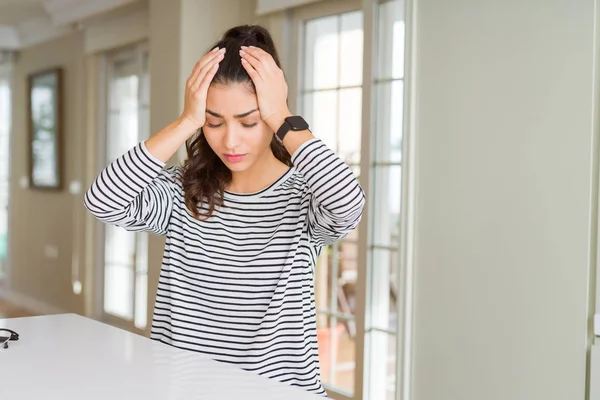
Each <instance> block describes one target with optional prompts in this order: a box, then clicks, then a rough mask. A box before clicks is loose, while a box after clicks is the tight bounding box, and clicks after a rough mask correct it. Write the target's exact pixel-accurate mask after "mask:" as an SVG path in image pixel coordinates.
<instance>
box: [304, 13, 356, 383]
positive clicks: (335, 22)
mask: <svg viewBox="0 0 600 400" xmlns="http://www.w3.org/2000/svg"><path fill="white" fill-rule="evenodd" d="M362 19H363V17H362V11H353V12H347V13H342V14H337V15H332V16H327V17H322V18H316V19H311V20H308V21H306V22H305V25H304V60H305V61H304V76H303V79H302V82H303V83H302V91H301V97H302V99H301V101H302V112H303V113H304V115H305V116H306V118H307V120H308V121H310V123H311V126H312V130H313V131H314V132H318V133H319V136H320V138H321V139H322V140H323V141H324V142H325V143H326V144H327V145H328V146H329V148H331V149H332V150H334V151H335V152H336V153H337V154H338V155H339V156H340V157H341V158H342V159H343V160H344V161H345V162H346V163H348V165H350V166H351V167H352V169H353V170H354V172H355V174H356V175H357V176H358V175H359V174H360V141H361V107H362V43H363V29H362ZM358 239H359V238H358V231H357V230H354V231H353V232H352V233H350V234H349V235H348V236H347V237H346V238H345V239H344V240H343V241H341V242H340V243H336V244H334V245H333V246H331V247H330V248H328V249H325V250H324V251H323V253H322V255H321V257H320V259H319V262H318V263H317V266H316V285H315V292H316V305H317V335H318V341H319V358H320V364H321V379H322V380H323V381H324V382H325V383H327V384H328V385H330V386H332V387H335V388H340V389H342V390H343V391H345V392H348V393H352V392H353V390H354V370H355V361H356V359H355V352H356V349H355V347H356V344H355V337H356V321H355V316H354V313H355V311H356V308H355V303H356V299H355V296H354V292H355V291H356V277H357V265H356V250H357V242H358Z"/></svg>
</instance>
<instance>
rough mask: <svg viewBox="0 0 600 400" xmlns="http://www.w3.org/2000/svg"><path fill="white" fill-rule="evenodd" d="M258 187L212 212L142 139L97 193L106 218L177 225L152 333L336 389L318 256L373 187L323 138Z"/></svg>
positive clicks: (96, 207)
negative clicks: (199, 205)
mask: <svg viewBox="0 0 600 400" xmlns="http://www.w3.org/2000/svg"><path fill="white" fill-rule="evenodd" d="M292 162H293V164H294V167H292V168H290V169H289V170H288V171H287V172H286V173H285V174H284V175H283V176H282V177H281V178H280V179H278V180H277V181H276V182H275V183H273V184H272V185H270V186H269V187H268V188H266V189H264V190H261V191H260V192H257V193H253V194H235V193H230V192H226V193H225V198H224V207H218V208H217V209H216V211H215V213H214V215H213V216H212V217H211V218H209V219H208V220H206V221H198V220H196V219H194V218H193V217H192V215H191V213H190V212H189V211H188V210H187V208H186V206H185V203H184V195H183V188H182V185H181V181H180V179H179V178H180V177H181V174H182V170H181V167H169V168H165V163H163V162H161V161H160V160H158V159H156V158H155V157H154V156H152V154H150V153H149V152H148V150H147V149H146V147H145V145H144V143H143V142H142V143H140V144H138V145H137V146H135V147H134V148H132V149H131V150H129V151H128V152H127V153H125V154H124V155H122V156H121V157H119V158H118V159H116V160H115V161H113V162H112V163H110V164H109V165H108V166H107V168H106V169H104V170H103V171H102V172H101V173H100V174H99V175H98V177H97V178H96V180H95V181H94V182H93V184H92V185H91V187H90V188H89V189H88V190H87V192H86V194H85V200H84V203H85V206H86V208H87V209H88V210H89V211H90V212H91V213H92V214H93V215H94V216H95V217H96V218H97V219H99V220H100V221H102V222H104V223H108V224H114V225H117V226H121V227H123V228H125V229H127V230H131V231H140V230H146V231H150V232H153V233H156V234H160V235H166V246H165V251H164V257H163V263H162V269H161V272H160V279H159V283H158V290H157V295H156V302H155V310H154V318H153V321H152V329H151V338H153V339H156V340H159V341H161V342H164V343H167V344H170V345H173V346H176V347H178V348H182V349H188V350H193V351H197V352H200V353H203V354H206V355H208V356H210V357H211V358H213V359H215V360H218V361H222V362H228V363H232V364H235V365H237V366H239V367H240V368H243V369H245V370H248V371H254V372H256V373H258V374H261V375H264V376H267V377H269V378H273V379H276V380H279V381H281V382H286V383H289V384H291V385H295V386H300V387H302V388H305V389H306V390H308V391H310V392H313V393H317V394H324V390H323V387H322V385H321V381H320V377H319V362H318V346H317V334H316V310H315V301H314V284H313V283H314V265H315V261H316V258H317V256H318V254H319V253H320V251H321V248H322V247H323V246H325V245H327V244H330V243H332V242H334V241H337V240H340V239H342V238H343V237H344V236H345V235H347V234H348V233H349V232H350V231H351V230H352V229H354V228H355V227H356V226H357V225H358V223H359V221H360V218H361V215H362V211H363V207H364V202H365V196H364V192H363V190H362V189H361V187H360V186H359V184H358V182H357V180H356V178H355V177H354V175H353V173H352V171H351V170H350V168H349V167H348V166H347V165H346V164H345V163H344V162H343V161H342V160H340V159H339V158H338V157H337V155H336V154H335V153H334V152H333V151H331V150H330V149H329V148H328V147H327V146H326V145H325V144H324V143H323V142H322V141H321V140H320V139H316V138H315V139H311V140H309V141H308V142H306V143H304V144H303V145H302V146H301V147H300V148H299V149H298V150H297V151H296V152H295V153H294V154H293V156H292Z"/></svg>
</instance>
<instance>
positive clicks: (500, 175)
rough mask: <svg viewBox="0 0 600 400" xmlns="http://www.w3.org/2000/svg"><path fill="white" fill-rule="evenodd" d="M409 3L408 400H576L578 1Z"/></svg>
mask: <svg viewBox="0 0 600 400" xmlns="http://www.w3.org/2000/svg"><path fill="white" fill-rule="evenodd" d="M415 3H416V7H417V14H416V35H417V37H416V57H417V59H416V74H417V75H416V76H417V77H416V79H417V81H416V93H417V99H416V103H415V111H416V114H415V118H416V120H415V122H416V127H417V128H416V136H417V155H416V163H417V215H416V224H417V225H416V259H415V262H416V264H415V274H416V275H415V279H416V281H415V321H414V322H415V330H414V340H415V343H414V354H413V356H414V360H413V366H414V371H413V372H414V375H413V392H414V399H415V400H438V399H445V400H475V399H477V400H479V399H486V400H506V399H510V400H531V399H544V400H566V399H569V400H576V399H584V396H585V376H586V344H587V338H586V334H587V329H588V327H587V318H588V308H587V305H588V289H589V287H590V281H589V277H588V270H589V265H590V258H591V254H592V253H591V250H590V241H591V240H590V232H591V228H590V209H591V207H592V206H593V202H592V195H591V181H592V179H593V174H592V169H593V164H594V162H593V157H592V154H593V153H592V148H593V139H594V136H595V131H594V130H593V127H592V118H593V112H594V111H595V107H597V105H595V104H593V103H592V99H593V94H594V92H593V91H594V82H593V72H594V71H593V56H594V43H593V40H594V30H593V29H594V26H593V23H594V14H595V9H594V2H593V1H579V2H571V1H567V0H552V1H543V2H542V1H534V2H524V1H520V0H507V1H503V2H501V1H496V2H482V1H477V0H471V1H469V0H461V1H458V2H447V1H442V0H416V1H415Z"/></svg>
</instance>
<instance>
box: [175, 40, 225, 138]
mask: <svg viewBox="0 0 600 400" xmlns="http://www.w3.org/2000/svg"><path fill="white" fill-rule="evenodd" d="M224 54H225V48H222V49H219V48H214V49H213V50H211V51H210V52H209V53H208V54H206V55H205V56H204V57H202V58H201V59H200V60H199V61H198V62H197V63H196V65H194V69H193V70H192V73H191V74H190V76H189V77H188V79H187V81H186V84H185V102H184V107H183V113H182V114H181V118H180V119H181V120H184V121H186V122H191V123H192V124H193V126H194V127H195V128H194V130H193V131H192V132H191V133H194V132H195V131H196V130H198V129H200V128H201V127H203V126H204V123H205V122H206V94H207V93H208V88H209V86H210V84H211V82H212V80H213V78H214V77H215V74H216V73H217V70H218V69H219V62H221V60H223V57H224Z"/></svg>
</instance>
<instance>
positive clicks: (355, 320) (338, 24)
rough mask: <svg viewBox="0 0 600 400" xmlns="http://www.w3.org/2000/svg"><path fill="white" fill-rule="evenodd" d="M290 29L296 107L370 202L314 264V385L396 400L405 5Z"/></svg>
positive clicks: (364, 9)
mask: <svg viewBox="0 0 600 400" xmlns="http://www.w3.org/2000/svg"><path fill="white" fill-rule="evenodd" d="M294 24H295V30H294V32H295V36H297V38H296V40H297V41H298V42H297V43H298V49H297V54H298V55H299V57H298V58H299V60H300V62H299V65H298V66H297V67H298V71H295V72H296V76H297V77H298V79H297V82H298V87H297V96H296V101H297V104H298V106H297V107H296V108H297V109H298V111H299V112H300V113H302V114H303V115H304V116H305V117H306V118H307V120H308V121H309V123H310V124H311V127H312V130H313V132H314V133H315V135H316V136H317V137H319V138H321V139H322V140H323V141H324V142H325V143H327V145H328V146H329V147H330V148H331V149H332V150H334V151H335V152H336V153H337V154H338V156H340V158H342V159H343V160H344V161H345V162H346V163H347V164H348V165H349V166H350V167H351V168H352V169H353V171H354V172H355V174H356V176H357V177H358V179H359V180H360V181H361V183H362V184H363V187H364V188H365V190H367V194H368V196H369V201H368V204H369V209H368V210H366V211H365V212H366V214H367V218H365V219H363V222H361V226H359V227H358V228H357V229H356V230H355V231H354V232H352V233H350V234H349V235H348V236H347V237H346V238H345V239H344V240H342V241H341V242H339V243H337V244H335V245H332V246H330V247H329V248H327V249H324V251H323V252H322V254H321V256H320V258H319V260H318V262H317V266H316V270H315V301H316V305H317V336H318V338H317V339H318V342H319V358H320V362H321V379H322V380H323V383H324V384H325V386H326V388H327V390H328V393H329V395H330V397H332V398H336V399H351V398H365V399H377V400H379V399H389V400H392V399H396V398H400V388H398V382H399V381H400V380H399V379H398V377H399V376H400V374H401V371H399V368H398V367H397V365H398V364H399V357H398V354H399V348H400V346H399V345H398V344H399V343H400V333H399V328H398V327H399V326H401V324H400V321H401V319H402V318H403V317H404V316H403V315H401V313H400V307H399V304H401V301H402V298H401V297H402V296H403V294H402V293H399V287H400V283H401V282H400V276H401V275H402V274H401V257H400V248H401V245H402V243H403V240H404V239H403V238H402V237H401V228H402V224H403V221H402V219H401V202H402V197H403V192H402V176H403V169H402V168H403V167H402V161H403V157H402V155H403V154H402V147H403V140H402V138H403V125H404V122H403V112H404V107H403V104H404V41H405V39H404V34H405V27H404V1H403V0H390V1H381V0H379V1H378V0H371V1H370V2H369V1H362V2H359V1H352V0H347V1H332V2H328V3H318V4H314V5H309V6H305V7H302V8H298V9H295V10H294ZM373 61H374V62H373ZM365 72H366V73H365ZM292 75H293V73H292ZM367 127H368V128H367ZM365 144H368V147H367V148H364V146H365ZM365 182H366V183H367V184H365ZM366 186H368V187H366ZM365 221H366V222H365ZM361 276H364V277H366V278H365V279H360V278H359V277H361ZM361 292H362V293H361ZM361 336H362V337H361ZM357 363H361V364H362V365H359V364H357Z"/></svg>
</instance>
